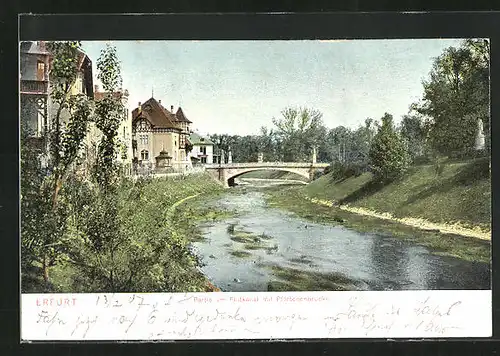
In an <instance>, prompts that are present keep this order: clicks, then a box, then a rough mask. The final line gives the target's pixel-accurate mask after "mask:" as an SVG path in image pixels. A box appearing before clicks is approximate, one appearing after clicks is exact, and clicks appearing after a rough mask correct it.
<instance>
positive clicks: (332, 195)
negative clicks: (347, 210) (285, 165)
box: [303, 158, 491, 228]
mask: <svg viewBox="0 0 500 356" xmlns="http://www.w3.org/2000/svg"><path fill="white" fill-rule="evenodd" d="M303 189H304V192H305V193H306V194H307V195H308V196H310V197H312V198H318V199H323V200H333V201H337V202H339V203H342V204H349V205H351V206H354V207H361V208H365V209H370V210H374V211H377V212H386V213H391V214H393V215H394V216H396V217H413V218H423V219H426V220H428V221H432V222H436V223H454V222H460V223H462V224H464V225H468V226H479V227H482V228H489V226H490V221H491V178H490V169H489V159H485V158H482V159H476V160H471V161H465V162H451V161H449V162H445V163H444V169H443V171H442V173H441V174H440V175H438V174H437V173H436V169H435V166H434V165H421V166H415V167H412V169H411V170H410V171H409V172H408V173H407V174H406V175H405V176H404V177H403V178H401V179H400V180H398V181H395V182H393V183H391V184H388V185H385V186H382V185H380V184H377V183H376V182H374V180H373V177H372V175H371V173H365V174H362V175H361V176H358V177H352V178H348V179H345V180H343V181H339V180H334V179H333V177H332V176H331V174H327V175H325V176H322V177H320V178H319V179H317V180H315V181H314V182H312V183H311V184H309V185H308V186H306V187H304V188H303Z"/></svg>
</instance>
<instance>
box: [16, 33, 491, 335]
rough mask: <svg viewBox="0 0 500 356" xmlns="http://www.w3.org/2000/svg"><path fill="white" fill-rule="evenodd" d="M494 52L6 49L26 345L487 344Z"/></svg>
mask: <svg viewBox="0 0 500 356" xmlns="http://www.w3.org/2000/svg"><path fill="white" fill-rule="evenodd" d="M489 46H490V44H489V40H488V39H487V38H460V39H446V38H440V39H390V40H389V39H387V40H361V39H359V40H335V39H331V40H328V39H326V40H325V39H323V40H303V41H302V40H301V41H299V40H270V41H267V40H266V41H251V40H241V41H217V40H213V41H208V40H206V41H205V40H196V41H195V40H179V41H170V40H162V41H153V40H144V41H142V40H141V41H134V40H129V41H127V40H123V41H48V40H47V41H41V40H38V41H22V42H20V43H19V70H20V73H19V74H20V81H19V93H20V118H19V119H20V120H19V122H20V132H21V137H20V149H21V163H20V171H21V200H20V206H21V210H20V214H21V285H22V290H21V293H22V304H21V308H22V311H21V320H22V333H21V337H22V340H23V341H40V340H181V339H183V340H185V339H287V338H293V339H307V338H353V337H355V338H397V337H402V338H420V337H427V338H434V337H437V338H444V337H487V336H491V329H492V327H491V176H490V168H491V159H490V156H491V155H490V137H491V134H490V91H489V87H490V75H489V62H490V59H489V55H490V48H489Z"/></svg>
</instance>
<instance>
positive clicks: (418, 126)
mask: <svg viewBox="0 0 500 356" xmlns="http://www.w3.org/2000/svg"><path fill="white" fill-rule="evenodd" d="M401 136H402V138H403V139H404V141H405V143H406V145H407V147H408V152H409V154H410V157H411V159H412V160H413V159H415V158H416V157H419V156H421V155H423V154H424V146H425V137H426V132H425V128H424V126H423V122H422V119H421V118H420V117H419V116H417V115H404V116H403V119H402V120H401Z"/></svg>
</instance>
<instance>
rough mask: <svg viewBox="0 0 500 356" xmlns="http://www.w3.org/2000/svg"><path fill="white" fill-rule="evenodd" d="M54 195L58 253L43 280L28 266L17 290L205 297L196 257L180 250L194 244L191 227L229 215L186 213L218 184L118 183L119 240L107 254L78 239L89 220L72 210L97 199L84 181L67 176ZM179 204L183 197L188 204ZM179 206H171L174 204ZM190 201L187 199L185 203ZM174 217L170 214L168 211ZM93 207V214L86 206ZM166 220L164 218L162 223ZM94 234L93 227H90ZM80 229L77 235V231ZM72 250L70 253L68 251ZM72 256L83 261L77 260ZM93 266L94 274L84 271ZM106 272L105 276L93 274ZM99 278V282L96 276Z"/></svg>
mask: <svg viewBox="0 0 500 356" xmlns="http://www.w3.org/2000/svg"><path fill="white" fill-rule="evenodd" d="M69 183H70V184H68V185H67V188H66V190H65V191H63V192H62V193H63V194H65V196H66V197H67V199H68V205H69V206H70V207H71V209H70V212H69V215H68V219H69V221H70V222H69V227H68V230H67V232H66V234H65V241H66V246H65V247H66V254H65V255H64V256H63V257H62V258H61V261H60V262H59V263H57V264H56V265H55V266H53V267H52V268H51V278H50V282H49V283H47V284H45V283H44V281H43V279H42V278H41V272H40V268H41V266H40V265H39V264H37V263H34V264H33V265H32V266H30V268H29V269H27V270H26V271H25V274H23V279H22V283H23V291H25V292H43V291H53V292H66V293H69V292H105V291H134V292H185V291H192V292H196V291H208V290H209V288H208V287H207V280H206V279H205V277H204V276H203V275H202V274H201V273H200V272H199V271H198V269H197V267H198V265H199V263H198V261H197V259H196V257H195V256H194V255H192V254H191V253H190V251H189V248H188V244H189V242H190V241H191V240H192V239H196V238H197V237H198V236H199V235H198V233H197V229H198V227H197V225H198V224H199V223H203V222H207V223H210V222H213V221H215V220H217V219H220V218H225V217H228V216H230V214H231V212H228V211H220V210H214V209H213V208H211V209H208V208H206V209H203V208H201V209H197V210H196V211H194V210H192V209H190V208H189V205H188V203H191V204H193V202H191V201H194V202H196V201H197V200H203V199H206V198H207V197H213V196H214V195H216V194H218V193H220V192H222V191H223V188H222V186H221V185H220V184H219V183H218V182H216V181H214V180H213V179H210V178H209V177H208V176H206V175H204V174H200V175H190V176H185V177H178V178H160V179H151V178H149V179H147V178H143V179H139V180H137V181H133V180H131V179H127V178H122V179H121V181H120V183H119V187H118V214H117V217H116V219H117V228H118V229H119V233H120V234H121V235H122V236H124V237H126V239H124V240H122V241H121V246H118V247H117V248H116V249H115V251H114V256H113V257H114V258H113V259H111V256H108V258H107V256H106V254H99V255H97V254H96V255H94V254H93V253H92V251H90V250H88V249H89V247H88V246H86V245H85V243H84V242H82V240H84V239H86V238H87V237H86V236H84V235H83V234H84V233H85V232H84V231H85V228H83V226H85V225H87V226H88V225H90V224H93V223H94V222H96V219H95V217H94V214H99V213H98V212H93V213H92V212H90V210H88V211H87V214H85V215H84V214H79V213H78V212H79V209H78V207H86V208H84V209H90V207H91V205H92V204H94V206H95V203H96V201H99V197H98V196H97V195H95V194H93V193H92V191H91V190H89V187H88V186H87V185H86V184H85V182H82V181H80V180H79V179H78V178H77V177H72V178H71V181H70V182H69ZM190 197H192V198H191V199H189V200H186V198H190ZM183 200H184V201H185V202H183V203H181V204H179V205H178V206H176V203H178V202H182V201H183ZM190 200H191V201H190ZM173 206H174V207H175V211H172V207H173ZM94 209H95V208H94ZM169 215H170V218H169ZM96 228H99V226H96ZM82 230H83V231H82ZM76 250H78V251H76ZM78 256H85V257H86V258H85V260H83V259H82V258H81V257H80V258H79V257H78ZM92 265H95V268H94V274H92V273H90V271H89V270H87V269H86V266H87V268H89V267H90V266H92ZM99 267H101V268H106V270H100V269H99ZM106 271H108V273H110V274H111V273H113V274H114V278H115V279H116V281H115V285H116V286H121V287H120V288H119V289H117V290H110V289H109V286H108V285H107V283H106V278H105V273H106ZM103 275H104V276H103Z"/></svg>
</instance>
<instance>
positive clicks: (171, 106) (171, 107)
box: [170, 105, 174, 113]
mask: <svg viewBox="0 0 500 356" xmlns="http://www.w3.org/2000/svg"><path fill="white" fill-rule="evenodd" d="M170 111H172V113H173V112H174V106H173V105H170Z"/></svg>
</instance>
